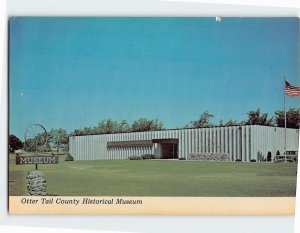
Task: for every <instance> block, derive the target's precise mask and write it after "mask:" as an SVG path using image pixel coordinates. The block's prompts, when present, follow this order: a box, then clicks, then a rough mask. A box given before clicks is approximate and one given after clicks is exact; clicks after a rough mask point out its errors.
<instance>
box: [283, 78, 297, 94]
mask: <svg viewBox="0 0 300 233" xmlns="http://www.w3.org/2000/svg"><path fill="white" fill-rule="evenodd" d="M285 94H286V95H288V96H300V87H295V86H292V85H291V84H290V83H289V82H288V81H285Z"/></svg>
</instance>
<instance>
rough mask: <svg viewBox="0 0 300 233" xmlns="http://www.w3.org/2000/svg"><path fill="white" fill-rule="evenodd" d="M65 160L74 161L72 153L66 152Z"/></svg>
mask: <svg viewBox="0 0 300 233" xmlns="http://www.w3.org/2000/svg"><path fill="white" fill-rule="evenodd" d="M65 161H74V158H73V156H72V155H70V153H68V154H67V156H66V158H65Z"/></svg>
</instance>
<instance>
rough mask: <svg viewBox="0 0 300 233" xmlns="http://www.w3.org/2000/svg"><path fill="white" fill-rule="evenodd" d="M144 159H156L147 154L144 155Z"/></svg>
mask: <svg viewBox="0 0 300 233" xmlns="http://www.w3.org/2000/svg"><path fill="white" fill-rule="evenodd" d="M142 159H155V157H154V155H151V154H145V155H142Z"/></svg>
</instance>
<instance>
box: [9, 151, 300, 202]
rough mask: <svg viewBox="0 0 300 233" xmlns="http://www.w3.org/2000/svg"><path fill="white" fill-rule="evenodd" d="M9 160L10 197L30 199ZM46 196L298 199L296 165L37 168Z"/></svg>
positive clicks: (105, 163) (122, 163)
mask: <svg viewBox="0 0 300 233" xmlns="http://www.w3.org/2000/svg"><path fill="white" fill-rule="evenodd" d="M34 169H35V166H34V165H15V156H14V155H12V154H11V155H9V194H10V195H16V196H17V195H27V193H26V178H25V177H26V174H27V172H29V171H32V170H34ZM39 170H42V171H44V173H45V176H46V179H47V193H48V195H59V196H196V197H197V196H205V197H214V196H223V197H232V196H241V197H266V196H278V197H283V196H295V194H296V177H297V176H296V171H297V165H296V164H295V163H240V162H239V163H236V162H223V163H218V162H199V161H167V160H152V161H151V160H134V161H133V160H97V161H73V162H65V161H64V156H60V159H59V164H55V165H39Z"/></svg>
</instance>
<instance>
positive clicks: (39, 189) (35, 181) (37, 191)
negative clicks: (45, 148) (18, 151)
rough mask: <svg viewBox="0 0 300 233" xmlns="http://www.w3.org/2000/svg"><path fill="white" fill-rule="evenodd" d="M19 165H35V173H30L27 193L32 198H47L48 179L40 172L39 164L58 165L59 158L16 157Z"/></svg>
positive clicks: (38, 156)
mask: <svg viewBox="0 0 300 233" xmlns="http://www.w3.org/2000/svg"><path fill="white" fill-rule="evenodd" d="M16 164H17V165H28V164H35V171H32V172H28V175H27V177H26V178H27V192H28V195H30V196H46V195H47V192H46V186H47V183H46V178H45V177H44V173H43V172H42V171H38V164H58V156H53V155H52V156H40V155H36V156H19V155H18V156H16Z"/></svg>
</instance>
